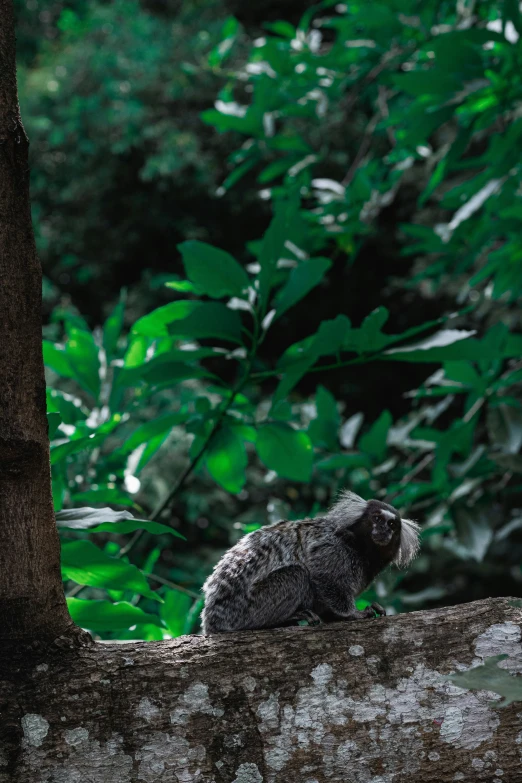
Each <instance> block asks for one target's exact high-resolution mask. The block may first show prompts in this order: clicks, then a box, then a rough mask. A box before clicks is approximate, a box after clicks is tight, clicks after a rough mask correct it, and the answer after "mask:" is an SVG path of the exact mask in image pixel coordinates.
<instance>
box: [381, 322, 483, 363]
mask: <svg viewBox="0 0 522 783" xmlns="http://www.w3.org/2000/svg"><path fill="white" fill-rule="evenodd" d="M473 334H475V332H473V331H466V330H464V329H442V330H441V331H440V332H436V333H435V334H433V335H431V337H426V338H425V339H424V340H420V341H419V342H417V343H413V344H411V345H401V346H400V347H399V348H389V349H388V350H387V351H385V352H384V356H383V358H385V359H391V360H392V361H401V362H438V361H449V360H452V359H470V358H471V359H472V358H475V355H474V354H475V353H476V351H475V350H474V344H473V343H472V341H471V340H469V338H470V337H471V336H472V335H473ZM475 342H476V341H475ZM470 354H473V356H470Z"/></svg>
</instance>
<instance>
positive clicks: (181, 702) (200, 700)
mask: <svg viewBox="0 0 522 783" xmlns="http://www.w3.org/2000/svg"><path fill="white" fill-rule="evenodd" d="M198 712H200V713H204V714H205V715H212V717H214V718H220V717H221V716H222V715H223V713H224V710H223V708H222V707H214V706H213V705H212V704H211V703H210V699H209V694H208V685H205V684H204V683H202V682H193V683H192V685H190V686H189V687H188V688H187V690H186V691H185V692H184V693H183V694H182V695H181V696H180V697H179V699H178V705H177V706H176V707H175V709H174V710H173V711H172V712H171V714H170V722H171V723H172V724H174V725H183V724H186V723H188V721H189V720H190V718H191V716H192V715H195V714H196V713H198Z"/></svg>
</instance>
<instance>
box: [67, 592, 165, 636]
mask: <svg viewBox="0 0 522 783" xmlns="http://www.w3.org/2000/svg"><path fill="white" fill-rule="evenodd" d="M67 607H68V609H69V613H70V615H71V617H72V619H73V621H74V622H75V623H76V625H79V626H80V628H86V629H88V630H91V631H114V630H118V629H120V628H130V627H131V626H133V625H137V624H139V623H152V624H153V625H158V626H160V627H161V625H162V623H161V620H160V618H159V617H157V615H154V614H148V613H147V612H144V611H143V609H140V608H139V607H138V606H133V605H132V604H129V603H127V602H125V601H120V602H119V603H116V604H113V603H111V601H84V600H82V599H80V598H68V599H67Z"/></svg>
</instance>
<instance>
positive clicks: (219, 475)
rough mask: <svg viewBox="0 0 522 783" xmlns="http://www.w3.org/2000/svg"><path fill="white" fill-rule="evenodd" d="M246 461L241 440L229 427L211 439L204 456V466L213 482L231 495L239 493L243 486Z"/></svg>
mask: <svg viewBox="0 0 522 783" xmlns="http://www.w3.org/2000/svg"><path fill="white" fill-rule="evenodd" d="M247 461H248V460H247V455H246V452H245V446H244V443H243V440H242V439H241V438H240V437H239V435H238V434H237V432H236V431H235V429H232V428H230V427H227V428H226V429H221V430H220V431H219V432H218V433H217V434H216V435H215V437H214V438H212V441H211V442H210V445H209V447H208V449H207V451H206V454H205V464H206V466H207V470H208V472H209V473H210V475H211V476H212V478H213V479H214V481H216V482H217V483H218V484H219V485H220V486H221V487H223V489H225V490H226V491H227V492H231V493H233V494H237V493H238V492H241V490H242V489H243V487H244V485H245V481H246V476H245V468H246V466H247Z"/></svg>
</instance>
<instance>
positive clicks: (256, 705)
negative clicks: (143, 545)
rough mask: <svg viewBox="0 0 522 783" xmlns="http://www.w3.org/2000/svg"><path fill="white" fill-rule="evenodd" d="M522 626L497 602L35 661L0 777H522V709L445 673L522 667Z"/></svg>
mask: <svg viewBox="0 0 522 783" xmlns="http://www.w3.org/2000/svg"><path fill="white" fill-rule="evenodd" d="M521 620H522V612H521V610H520V609H516V608H514V607H513V606H512V605H511V604H510V603H509V601H508V599H490V600H486V601H477V602H475V603H472V604H464V605H461V606H457V607H453V608H450V609H438V610H436V611H431V612H415V613H412V614H406V615H400V616H398V617H393V618H383V619H376V620H373V621H372V620H367V621H362V622H352V623H338V624H334V625H330V626H323V627H319V628H287V629H280V630H276V631H257V632H243V633H237V634H223V635H219V636H211V637H207V638H205V637H197V636H192V637H182V638H180V639H176V640H174V641H172V642H154V643H153V642H149V643H141V642H140V643H127V644H97V645H95V646H94V647H91V648H86V649H84V650H79V651H78V650H75V651H73V652H71V653H70V657H66V658H64V657H63V656H62V655H56V656H53V657H49V656H48V657H47V658H45V659H42V658H37V657H35V659H34V660H33V662H32V664H31V666H30V667H29V668H27V667H26V668H24V669H23V670H19V671H15V669H14V668H12V669H11V674H10V675H7V674H6V669H4V673H3V676H1V675H0V703H3V704H4V709H3V716H2V720H3V722H4V725H8V726H11V727H12V729H11V740H10V743H9V742H7V743H5V744H4V747H3V748H1V749H0V754H1V752H2V751H3V761H0V783H8V781H9V783H87V781H88V782H89V783H131V782H132V783H141V781H146V783H154V782H155V781H158V782H159V781H161V783H399V782H400V783H406V782H407V783H446V781H447V782H448V783H449V782H450V781H452V782H453V781H469V783H472V782H473V783H475V781H487V782H488V783H519V782H520V781H522V720H521V705H520V704H518V705H517V704H514V705H511V706H510V707H507V708H503V709H498V708H496V707H495V706H494V703H492V701H493V700H494V699H495V698H496V699H497V700H498V698H499V697H495V695H494V694H491V693H486V692H483V691H467V690H463V689H461V688H457V687H456V686H455V685H453V684H452V683H450V682H449V681H448V680H446V679H445V677H444V675H446V674H448V673H450V672H454V671H455V670H458V669H466V668H470V667H473V666H476V665H477V664H479V663H481V662H482V661H483V660H484V659H485V658H488V657H490V656H492V655H497V654H500V653H507V654H508V655H509V658H508V659H507V660H506V661H505V662H504V663H503V664H502V665H503V666H505V667H506V668H508V669H509V670H510V671H512V672H520V671H522V645H521V628H520V623H521ZM53 658H56V660H54V659H53ZM7 668H8V667H7ZM0 757H2V756H1V755H0ZM2 764H3V766H2Z"/></svg>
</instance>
